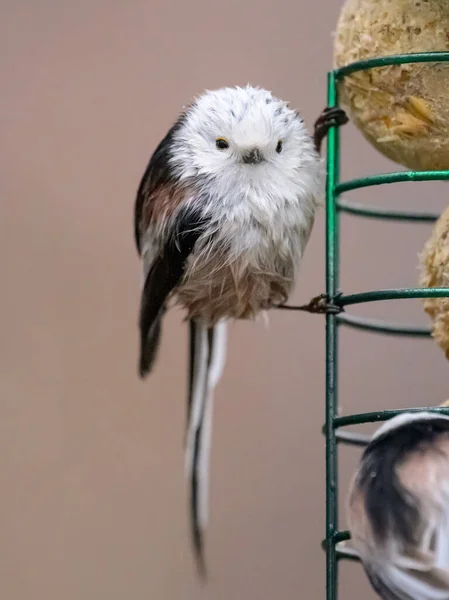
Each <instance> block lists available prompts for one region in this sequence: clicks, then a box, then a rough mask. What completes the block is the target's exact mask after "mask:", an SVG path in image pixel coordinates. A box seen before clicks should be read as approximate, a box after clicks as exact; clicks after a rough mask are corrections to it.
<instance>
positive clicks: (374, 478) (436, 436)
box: [348, 412, 449, 600]
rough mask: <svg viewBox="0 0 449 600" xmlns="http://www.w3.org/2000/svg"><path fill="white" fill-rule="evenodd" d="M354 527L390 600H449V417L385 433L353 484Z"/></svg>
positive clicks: (375, 583) (405, 422) (412, 416)
mask: <svg viewBox="0 0 449 600" xmlns="http://www.w3.org/2000/svg"><path fill="white" fill-rule="evenodd" d="M348 523H349V529H350V533H351V541H352V545H353V547H354V549H355V550H356V551H357V553H358V555H359V557H360V559H361V561H362V563H363V566H364V569H365V572H366V574H367V576H368V578H369V580H370V583H371V585H372V587H373V588H374V590H375V591H376V592H377V593H378V594H379V596H380V597H381V598H383V600H448V599H449V417H447V416H444V415H442V414H441V415H439V414H436V413H430V412H418V413H403V414H401V415H398V416H396V417H394V418H392V419H390V420H389V421H387V422H386V423H384V424H383V426H382V427H380V428H379V429H378V431H377V432H376V433H375V435H374V436H373V438H372V439H371V442H370V443H369V445H368V446H367V447H366V449H365V451H364V453H363V456H362V459H361V463H360V466H359V469H358V472H357V473H356V475H355V477H354V478H353V481H352V484H351V488H350V492H349V501H348Z"/></svg>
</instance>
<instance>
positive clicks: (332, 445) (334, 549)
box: [323, 52, 449, 600]
mask: <svg viewBox="0 0 449 600" xmlns="http://www.w3.org/2000/svg"><path fill="white" fill-rule="evenodd" d="M424 62H433V63H436V62H449V52H429V53H419V54H405V55H394V56H387V57H382V58H375V59H370V60H364V61H360V62H356V63H352V64H350V65H347V66H345V67H343V68H340V69H337V70H334V71H331V72H330V73H329V74H328V106H329V107H337V106H338V82H339V81H340V80H341V79H343V78H344V77H345V76H347V75H349V74H351V73H355V72H357V71H363V70H367V69H373V68H379V67H386V66H390V65H400V64H407V63H408V64H410V63H424ZM339 158H340V136H339V130H338V127H336V126H334V127H332V128H331V129H330V131H329V133H328V139H327V187H326V293H327V296H328V298H329V299H330V300H331V301H332V303H333V304H336V305H338V306H340V307H347V306H350V305H353V304H361V303H365V302H376V301H381V300H396V299H407V298H430V297H432V298H442V297H449V288H431V289H424V288H405V289H404V288H403V289H389V290H378V291H368V292H362V293H358V294H352V295H344V294H342V293H340V290H339V264H340V259H339V245H340V244H339V241H340V240H339V238H340V225H339V215H340V213H341V212H346V213H349V214H353V215H358V216H362V217H367V218H374V219H389V220H395V221H414V222H432V221H435V220H436V219H437V218H438V217H439V215H438V214H429V213H423V212H420V213H416V212H406V211H397V210H395V211H393V210H391V211H390V210H386V209H382V210H380V209H377V208H376V207H369V206H363V205H360V204H357V203H354V202H351V201H347V200H344V199H341V198H340V196H341V195H342V194H343V193H344V192H350V191H352V190H357V189H359V188H363V187H368V186H374V185H384V184H387V183H399V182H405V181H432V180H449V171H422V172H416V171H404V172H395V173H385V174H380V175H374V176H370V177H364V178H360V179H354V180H350V181H343V182H340V179H339ZM342 325H343V326H349V327H355V328H358V329H364V330H367V331H377V332H380V333H384V334H391V335H403V336H413V337H418V336H430V328H425V327H417V326H408V325H402V324H398V323H389V322H383V321H378V320H371V319H365V318H361V317H357V316H354V315H351V314H349V313H348V312H343V313H340V314H327V315H326V422H325V426H324V433H325V438H326V538H325V540H324V542H323V547H324V549H325V551H326V600H337V596H338V562H339V560H341V559H348V560H358V558H357V555H356V554H355V553H354V552H353V551H351V550H350V549H348V548H345V547H344V545H343V547H342V544H341V543H342V542H344V541H346V540H349V539H350V534H349V532H348V531H340V530H339V528H338V516H339V514H338V513H339V510H338V445H339V444H342V443H343V444H352V445H366V443H368V441H369V438H368V437H366V436H362V435H359V434H357V433H353V432H351V431H345V430H341V428H343V427H348V426H352V425H358V424H361V423H373V422H378V421H385V420H387V419H389V418H391V417H393V416H394V415H396V414H398V413H401V412H405V411H406V410H407V411H409V410H412V411H419V410H423V409H425V410H432V411H435V412H445V413H446V414H449V411H448V409H444V408H435V407H421V408H412V409H402V410H383V411H379V412H370V413H360V414H352V415H344V416H340V415H339V414H338V412H337V411H338V332H339V327H340V326H342Z"/></svg>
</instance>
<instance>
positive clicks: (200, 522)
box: [185, 321, 227, 577]
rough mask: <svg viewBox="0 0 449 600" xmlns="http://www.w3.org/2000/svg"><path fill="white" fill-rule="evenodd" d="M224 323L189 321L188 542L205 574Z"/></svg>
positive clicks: (186, 466)
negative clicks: (214, 415)
mask: <svg viewBox="0 0 449 600" xmlns="http://www.w3.org/2000/svg"><path fill="white" fill-rule="evenodd" d="M226 329H227V326H226V323H224V322H222V323H219V324H218V325H216V326H215V327H213V328H210V329H208V328H207V327H205V326H204V325H202V324H200V323H197V322H193V321H191V322H190V381H189V395H188V406H187V432H186V435H187V437H186V448H185V475H186V478H187V480H188V482H189V486H190V510H191V514H190V519H191V532H192V542H193V548H194V551H195V557H196V560H197V565H198V569H199V571H200V574H201V575H202V576H203V577H205V576H206V568H205V562H204V553H203V531H204V529H205V527H206V525H207V521H208V516H209V458H210V449H211V436H212V413H213V392H214V389H215V387H216V385H217V383H218V381H219V380H220V378H221V375H222V372H223V367H224V363H225V359H226Z"/></svg>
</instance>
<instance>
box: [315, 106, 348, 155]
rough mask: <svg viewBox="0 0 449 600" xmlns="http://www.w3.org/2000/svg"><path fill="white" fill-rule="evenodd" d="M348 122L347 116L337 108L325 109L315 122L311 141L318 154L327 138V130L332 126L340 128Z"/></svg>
mask: <svg viewBox="0 0 449 600" xmlns="http://www.w3.org/2000/svg"><path fill="white" fill-rule="evenodd" d="M348 121H349V119H348V116H347V114H346V113H345V111H344V110H343V109H342V108H339V107H338V106H334V107H329V106H328V107H327V108H325V109H324V110H323V112H322V113H321V114H320V116H319V117H318V119H317V120H316V121H315V126H314V133H313V140H314V142H315V148H316V151H317V152H318V154H320V153H321V145H322V143H323V140H324V138H325V137H326V136H327V134H328V132H329V129H330V128H331V127H333V126H336V127H340V126H341V125H346V123H347V122H348Z"/></svg>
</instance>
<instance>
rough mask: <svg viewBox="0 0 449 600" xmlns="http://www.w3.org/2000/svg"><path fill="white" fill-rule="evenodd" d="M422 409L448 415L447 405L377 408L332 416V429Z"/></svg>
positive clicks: (375, 421) (372, 421) (373, 421)
mask: <svg viewBox="0 0 449 600" xmlns="http://www.w3.org/2000/svg"><path fill="white" fill-rule="evenodd" d="M423 411H425V412H432V413H435V414H442V415H448V416H449V407H443V406H420V407H414V408H398V409H389V410H379V411H376V412H367V413H358V414H352V415H345V416H343V417H334V419H333V426H334V429H338V428H339V427H347V426H349V425H361V424H362V423H378V422H380V421H388V419H392V418H393V417H395V416H396V415H400V414H403V413H416V412H423Z"/></svg>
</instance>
